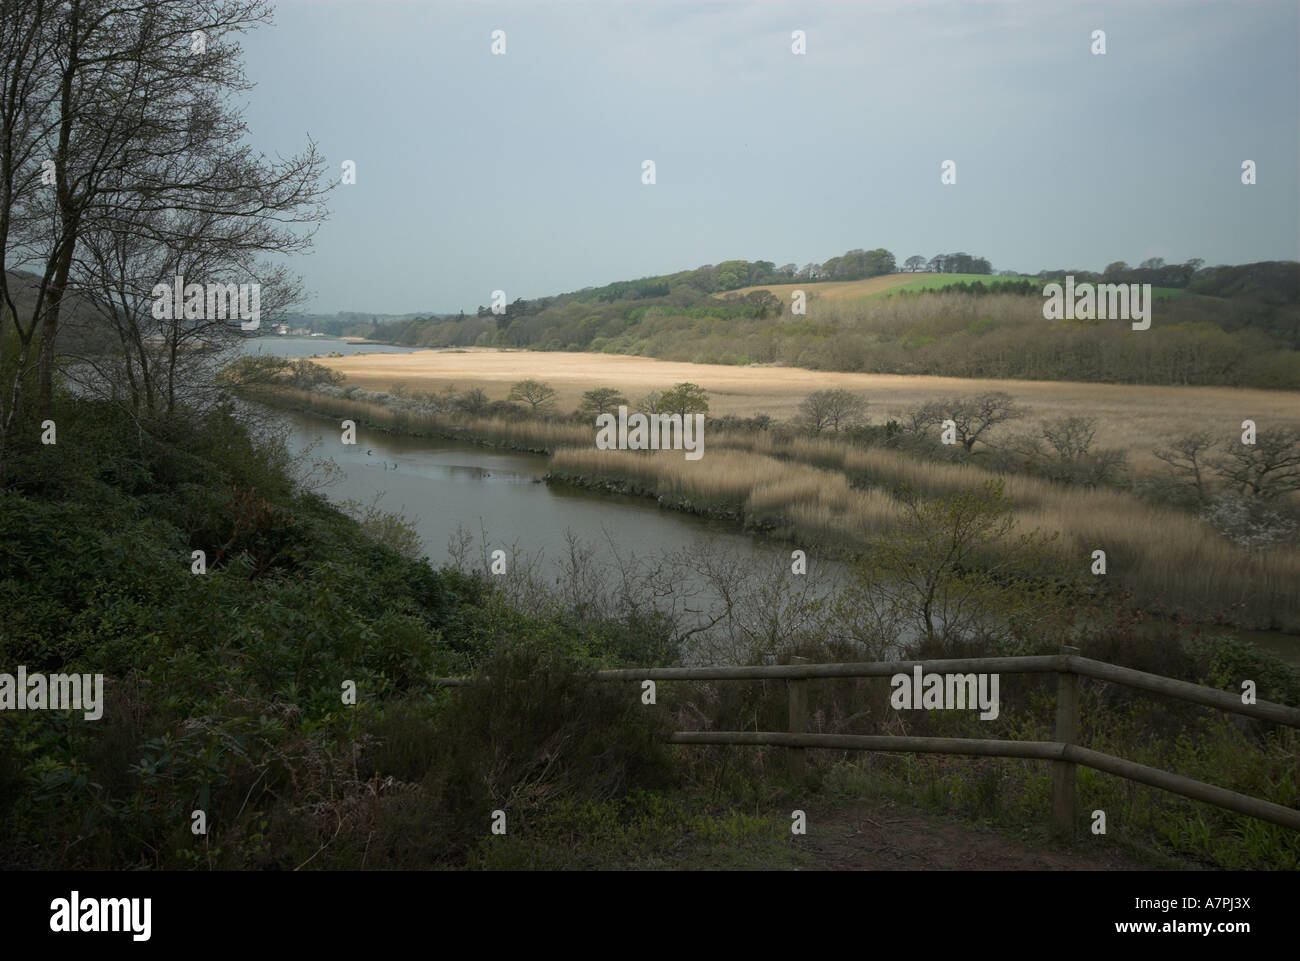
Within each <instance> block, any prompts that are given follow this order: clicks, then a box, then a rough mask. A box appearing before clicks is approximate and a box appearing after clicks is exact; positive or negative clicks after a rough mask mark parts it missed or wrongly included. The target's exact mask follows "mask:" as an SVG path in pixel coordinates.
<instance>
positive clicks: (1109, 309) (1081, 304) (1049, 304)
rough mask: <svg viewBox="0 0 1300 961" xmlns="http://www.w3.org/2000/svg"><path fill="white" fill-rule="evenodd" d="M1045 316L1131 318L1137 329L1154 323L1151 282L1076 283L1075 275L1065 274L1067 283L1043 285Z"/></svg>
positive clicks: (1102, 318)
mask: <svg viewBox="0 0 1300 961" xmlns="http://www.w3.org/2000/svg"><path fill="white" fill-rule="evenodd" d="M1043 296H1044V297H1046V298H1047V300H1045V301H1044V302H1043V319H1044V320H1131V321H1133V322H1134V323H1133V329H1134V330H1146V329H1147V328H1148V327H1150V326H1151V285H1150V284H1095V285H1094V284H1090V283H1082V284H1078V285H1077V286H1076V285H1075V283H1074V275H1073V274H1071V275H1069V276H1067V277H1066V278H1065V287H1064V289H1062V287H1061V285H1060V284H1048V285H1047V286H1046V287H1044V288H1043Z"/></svg>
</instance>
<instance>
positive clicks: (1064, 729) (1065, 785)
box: [1052, 644, 1079, 838]
mask: <svg viewBox="0 0 1300 961" xmlns="http://www.w3.org/2000/svg"><path fill="white" fill-rule="evenodd" d="M1061 653H1062V654H1078V653H1079V649H1078V648H1077V647H1070V646H1068V645H1065V644H1062V645H1061ZM1078 737H1079V675H1078V674H1074V673H1060V674H1057V675H1056V740H1057V741H1058V742H1060V743H1061V744H1074V743H1075V742H1076V741H1077V740H1078ZM1074 776H1075V765H1074V764H1073V763H1072V762H1070V761H1053V762H1052V826H1053V828H1054V829H1055V830H1056V831H1057V833H1058V834H1060V835H1062V836H1064V837H1067V838H1073V837H1074V832H1075V830H1076V819H1075V791H1074Z"/></svg>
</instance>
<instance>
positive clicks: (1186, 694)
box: [433, 654, 1300, 728]
mask: <svg viewBox="0 0 1300 961" xmlns="http://www.w3.org/2000/svg"><path fill="white" fill-rule="evenodd" d="M918 665H919V666H920V667H921V668H922V669H923V670H925V671H926V672H927V673H931V674H950V673H951V674H965V673H971V672H974V673H978V674H1080V675H1084V676H1086V677H1094V678H1096V679H1097V680H1100V681H1109V682H1111V683H1113V684H1126V685H1128V686H1129V687H1135V688H1139V689H1141V690H1145V691H1152V692H1154V693H1156V694H1164V695H1167V696H1168V697H1174V698H1178V699H1179V700H1183V701H1190V702H1192V703H1194V704H1201V705H1204V706H1206V707H1214V708H1218V709H1219V710H1221V711H1231V712H1232V713H1234V714H1244V715H1245V716H1247V717H1253V718H1255V719H1256V720H1260V721H1272V722H1274V723H1275V724H1286V725H1289V726H1291V727H1295V728H1300V708H1294V707H1287V706H1286V705H1285V704H1275V703H1273V702H1272V701H1257V702H1256V703H1254V704H1243V703H1241V695H1239V694H1233V693H1231V692H1229V691H1219V690H1216V689H1215V688H1212V687H1204V686H1202V685H1200V684H1191V683H1189V682H1187V681H1178V680H1175V679H1173V678H1172V677H1164V676H1162V675H1160V674H1149V673H1147V672H1146V671H1135V670H1133V669H1132V668H1129V667H1120V666H1119V665H1117V664H1109V663H1107V662H1105V661H1094V660H1092V659H1091V658H1087V657H1079V656H1077V655H1074V654H1045V655H1036V656H1032V657H963V658H950V659H948V660H938V661H865V662H859V663H849V664H766V665H758V666H752V667H732V666H722V667H648V668H621V669H619V670H613V671H596V672H594V674H593V675H592V676H593V677H594V678H595V679H596V680H598V681H761V680H785V681H792V680H810V679H812V678H819V677H893V676H894V675H895V674H910V673H911V672H912V669H913V668H914V667H917V666H918ZM473 680H474V679H473V678H472V677H437V678H434V679H433V683H434V684H435V685H436V686H439V687H461V686H463V685H465V684H470V683H472V682H473Z"/></svg>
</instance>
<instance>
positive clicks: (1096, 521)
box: [258, 389, 1300, 633]
mask: <svg viewBox="0 0 1300 961" xmlns="http://www.w3.org/2000/svg"><path fill="white" fill-rule="evenodd" d="M258 396H259V399H262V400H264V401H265V402H267V403H271V404H274V405H285V406H288V407H290V408H292V409H296V410H302V411H304V412H309V413H313V414H317V415H320V416H329V417H338V418H340V419H344V418H351V419H354V420H357V421H358V423H362V422H364V423H365V424H367V425H368V426H370V427H372V428H373V429H378V430H387V431H393V432H396V433H406V434H410V435H412V436H429V437H442V438H448V439H455V440H461V441H466V442H472V443H476V444H481V445H483V446H489V447H506V448H511V449H515V450H521V451H529V452H533V453H543V454H547V455H549V457H550V478H551V481H552V482H554V483H565V484H572V485H577V486H584V487H586V488H587V489H604V490H611V491H619V492H622V493H634V494H637V495H639V496H645V497H653V498H655V499H656V500H658V501H659V502H660V503H661V505H662V506H664V507H665V508H668V509H673V510H687V511H690V512H693V513H701V514H704V515H705V516H718V517H727V518H732V519H735V520H737V521H738V522H739V523H741V524H742V525H744V526H745V527H746V528H748V529H752V530H756V531H764V532H769V533H774V534H778V535H780V536H784V537H787V538H791V539H795V540H799V541H806V542H809V543H817V544H820V545H825V546H826V547H827V548H828V549H835V550H837V551H838V550H845V549H847V550H849V551H852V552H865V551H870V550H871V549H872V546H873V545H874V544H876V543H878V542H880V541H881V539H883V538H885V537H887V536H888V535H889V532H890V530H891V529H892V528H893V527H894V525H896V523H897V521H898V517H899V510H900V505H899V502H898V500H897V498H896V497H895V496H894V495H893V494H892V493H891V491H892V490H893V489H894V488H895V487H897V486H898V485H900V484H904V485H907V486H909V487H911V488H912V489H914V490H916V491H918V492H920V493H921V494H923V495H925V496H927V497H947V496H952V495H956V494H959V493H961V492H964V491H970V490H972V489H974V488H977V487H978V486H980V485H981V484H984V483H986V482H988V481H989V480H990V479H993V478H997V479H1000V480H1001V482H1002V483H1003V485H1004V487H1005V491H1006V494H1007V496H1008V498H1009V499H1010V501H1011V503H1012V504H1013V506H1014V510H1015V516H1016V519H1017V521H1018V530H1020V531H1028V530H1034V529H1039V530H1043V531H1046V532H1055V533H1059V535H1060V543H1061V549H1062V550H1063V551H1065V552H1066V553H1067V554H1069V555H1070V556H1072V557H1074V558H1076V559H1077V563H1078V564H1079V567H1080V569H1081V570H1090V569H1091V565H1092V563H1093V560H1094V559H1093V551H1095V550H1098V549H1100V550H1104V551H1105V553H1106V561H1107V564H1106V573H1105V574H1104V575H1095V576H1096V577H1097V586H1098V587H1100V588H1102V589H1103V590H1105V589H1107V588H1108V589H1109V592H1110V593H1113V594H1122V593H1124V592H1130V593H1131V594H1132V596H1133V598H1134V601H1133V602H1134V603H1135V604H1136V605H1137V606H1139V607H1140V608H1142V609H1144V610H1146V611H1148V612H1150V613H1154V614H1158V615H1161V616H1184V617H1189V618H1196V619H1205V620H1207V622H1211V623H1218V624H1223V625H1227V626H1233V627H1238V628H1242V629H1247V630H1280V631H1284V632H1289V633H1297V632H1300V594H1297V592H1296V590H1295V585H1296V584H1300V548H1297V547H1296V546H1293V545H1290V546H1289V545H1281V546H1278V547H1276V548H1274V549H1272V550H1270V551H1248V550H1245V549H1243V548H1240V547H1237V546H1236V545H1234V544H1233V543H1231V542H1230V541H1228V540H1226V539H1225V538H1224V537H1222V536H1221V535H1220V534H1218V533H1217V532H1216V531H1214V530H1213V529H1212V528H1210V527H1209V525H1207V524H1205V523H1204V522H1203V521H1201V520H1200V519H1199V518H1197V517H1196V516H1195V515H1192V514H1189V513H1187V512H1185V511H1181V510H1178V509H1175V508H1172V507H1165V506H1161V505H1158V504H1154V503H1151V502H1148V501H1143V500H1140V499H1138V498H1137V497H1135V496H1133V495H1131V494H1128V493H1126V492H1124V491H1120V490H1116V489H1107V488H1095V489H1086V488H1082V487H1078V486H1064V485H1060V484H1053V483H1051V482H1048V481H1046V480H1043V479H1040V478H1034V477H1028V476H1023V475H997V474H994V473H992V472H990V471H987V470H984V469H982V468H980V467H977V466H973V465H970V464H953V463H942V462H933V461H926V460H921V459H918V458H916V457H913V456H910V455H908V454H906V453H904V452H902V451H898V450H893V449H888V448H882V447H861V446H856V445H853V444H849V443H845V442H843V441H838V440H834V439H829V438H825V437H821V438H811V437H803V436H793V435H789V434H787V433H782V432H779V431H739V430H725V429H724V430H716V431H712V432H710V434H709V439H708V446H707V453H706V456H705V457H704V458H703V459H701V460H699V461H686V460H685V459H684V458H682V457H681V455H680V454H679V453H677V452H657V453H651V452H629V451H600V450H596V449H595V448H594V446H593V437H594V431H593V429H592V428H591V427H590V426H588V425H586V424H582V423H575V422H574V421H572V420H563V419H541V418H520V419H514V420H508V419H505V418H501V417H476V416H473V415H468V414H460V413H456V414H451V413H437V412H432V411H428V410H423V409H421V408H420V406H419V405H418V404H414V403H408V402H400V406H396V407H394V406H392V405H391V404H385V403H377V402H373V401H367V400H359V399H354V398H348V397H334V396H329V395H326V394H322V393H318V392H314V391H305V390H291V389H276V390H275V391H259V392H258Z"/></svg>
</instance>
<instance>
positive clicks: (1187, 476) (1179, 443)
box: [1152, 431, 1215, 503]
mask: <svg viewBox="0 0 1300 961" xmlns="http://www.w3.org/2000/svg"><path fill="white" fill-rule="evenodd" d="M1214 447H1215V437H1214V435H1213V434H1212V433H1210V432H1209V431H1196V432H1193V433H1190V434H1184V435H1182V436H1181V437H1177V438H1175V439H1174V440H1172V441H1170V443H1169V445H1168V446H1167V447H1161V448H1159V449H1158V450H1155V451H1152V453H1153V454H1154V456H1155V457H1156V458H1157V459H1158V460H1162V461H1164V462H1165V463H1166V464H1168V465H1169V467H1170V468H1171V469H1172V471H1173V474H1174V476H1175V477H1176V478H1178V479H1179V480H1182V481H1186V482H1190V483H1191V485H1192V486H1193V487H1194V488H1195V490H1196V497H1197V500H1199V501H1201V502H1202V503H1204V502H1205V500H1206V498H1207V497H1208V493H1209V492H1208V490H1207V486H1206V477H1205V472H1206V468H1207V466H1208V465H1207V464H1206V455H1207V454H1209V453H1210V452H1211V451H1212V450H1213V449H1214Z"/></svg>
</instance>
